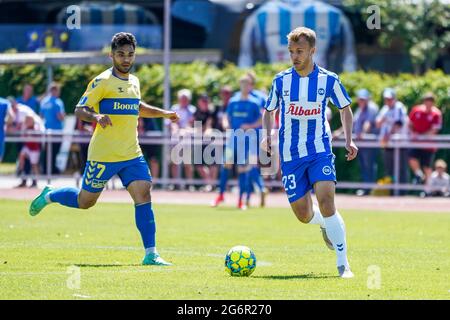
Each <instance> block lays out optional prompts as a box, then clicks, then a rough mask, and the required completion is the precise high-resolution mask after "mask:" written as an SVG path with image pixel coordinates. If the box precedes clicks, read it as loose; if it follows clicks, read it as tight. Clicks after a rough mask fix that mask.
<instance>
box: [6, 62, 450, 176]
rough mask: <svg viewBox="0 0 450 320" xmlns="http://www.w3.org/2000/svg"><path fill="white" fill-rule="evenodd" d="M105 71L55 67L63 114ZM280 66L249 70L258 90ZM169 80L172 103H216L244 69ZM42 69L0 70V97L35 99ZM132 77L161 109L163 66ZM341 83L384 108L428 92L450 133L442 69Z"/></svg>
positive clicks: (358, 76) (350, 167)
mask: <svg viewBox="0 0 450 320" xmlns="http://www.w3.org/2000/svg"><path fill="white" fill-rule="evenodd" d="M108 67H109V66H101V65H90V66H73V65H61V66H58V67H55V68H54V79H55V80H56V81H58V82H60V83H62V84H63V89H62V99H63V101H64V103H65V106H66V111H67V112H68V113H72V112H73V109H74V106H75V104H76V103H77V102H78V100H79V98H80V96H81V95H82V94H83V92H84V90H85V88H86V85H87V83H88V82H89V81H90V80H91V79H92V78H93V77H95V76H96V75H97V74H99V73H100V72H101V71H102V70H104V69H106V68H108ZM287 67H288V66H287V65H281V64H278V65H277V64H269V65H268V64H257V65H256V66H255V67H254V68H253V70H254V71H255V73H256V75H257V84H256V87H258V88H259V89H262V90H266V91H267V90H269V88H270V84H271V81H272V78H273V76H274V75H275V74H276V73H278V72H279V71H281V70H284V69H285V68H287ZM170 70H171V71H170V72H171V78H172V92H171V95H172V101H175V100H176V92H177V91H178V90H179V89H182V88H185V87H186V88H189V89H191V90H192V91H193V95H194V97H193V98H194V103H195V100H196V98H197V96H198V95H200V94H201V93H202V92H207V93H209V94H210V95H211V96H212V97H213V99H217V97H218V93H219V89H220V87H221V86H222V85H225V84H228V85H231V86H232V88H233V89H235V90H237V89H238V86H239V83H238V79H239V77H240V76H241V75H242V74H244V73H245V72H246V69H239V68H237V67H236V66H235V65H233V64H225V65H224V66H223V67H221V68H219V67H217V66H214V65H208V64H206V63H202V62H194V63H191V64H173V65H171V69H170ZM46 75H47V74H46V68H45V67H43V66H32V65H29V66H5V65H3V66H0V96H3V97H4V96H7V95H15V96H17V95H20V92H21V90H22V88H23V85H24V83H27V82H28V83H31V84H33V85H34V86H35V90H36V92H37V94H41V93H42V92H44V90H45V86H46ZM135 75H137V76H138V77H139V79H140V81H141V92H142V98H143V100H144V101H146V102H148V103H150V104H154V105H156V106H161V105H162V101H163V79H164V69H163V66H162V65H157V64H155V65H141V66H139V67H137V68H136V70H135ZM340 77H341V80H342V82H343V83H344V85H345V87H346V88H347V90H348V92H349V94H350V95H351V96H354V95H355V92H356V91H357V90H358V89H360V88H362V87H365V88H367V89H368V90H369V91H370V92H371V93H372V96H373V99H374V100H375V101H376V102H377V103H378V104H379V105H382V95H381V94H382V91H383V89H384V88H385V87H393V88H395V89H396V90H397V95H398V99H399V100H400V101H402V102H404V103H405V105H406V106H407V107H408V108H411V107H412V106H413V105H415V104H417V103H419V102H420V97H421V96H422V95H423V94H424V93H425V92H426V91H429V90H431V91H433V92H434V93H435V94H436V96H437V105H438V106H440V107H441V110H442V112H443V115H444V126H443V130H442V131H441V132H442V133H450V113H449V112H447V110H448V109H449V107H450V75H446V74H444V73H443V72H442V71H440V70H430V71H428V72H427V73H425V74H424V75H421V76H418V75H413V74H397V75H390V74H383V73H379V72H363V71H358V72H353V73H342V74H341V75H340ZM332 109H333V113H334V116H333V119H332V122H331V127H332V128H337V127H338V126H340V119H339V116H337V113H338V111H337V109H336V108H332ZM336 154H337V159H336V161H337V163H336V164H337V166H338V167H339V168H345V170H338V172H339V179H343V180H358V179H359V173H358V164H357V162H352V163H350V164H348V163H347V164H346V165H345V166H344V162H345V158H344V152H343V150H336ZM438 156H439V157H444V158H445V159H446V160H447V162H450V161H449V160H450V157H449V156H450V153H449V152H448V151H444V150H442V151H439V153H438Z"/></svg>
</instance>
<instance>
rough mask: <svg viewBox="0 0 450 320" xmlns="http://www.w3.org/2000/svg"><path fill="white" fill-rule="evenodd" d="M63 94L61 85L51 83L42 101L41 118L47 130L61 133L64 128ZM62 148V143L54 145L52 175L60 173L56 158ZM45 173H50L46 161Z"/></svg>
mask: <svg viewBox="0 0 450 320" xmlns="http://www.w3.org/2000/svg"><path fill="white" fill-rule="evenodd" d="M60 94H61V89H60V86H59V84H57V83H56V82H52V83H50V85H49V86H48V93H47V96H45V97H44V98H43V99H42V102H41V111H40V114H41V117H42V119H44V125H45V129H47V130H49V129H51V130H57V131H60V130H62V129H63V126H64V117H65V115H66V114H65V111H64V102H63V101H62V100H61V99H60V98H59V95H60ZM46 148H47V149H46V152H45V157H47V152H49V150H48V145H46ZM60 148H61V142H53V143H52V164H51V165H52V173H53V174H57V173H59V169H58V168H57V167H56V156H57V155H58V153H59V149H60ZM45 169H46V170H45V172H46V173H48V168H47V162H46V161H45Z"/></svg>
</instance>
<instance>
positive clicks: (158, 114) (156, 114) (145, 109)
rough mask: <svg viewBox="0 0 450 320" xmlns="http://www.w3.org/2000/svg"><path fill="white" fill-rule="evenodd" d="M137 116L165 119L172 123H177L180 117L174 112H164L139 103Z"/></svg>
mask: <svg viewBox="0 0 450 320" xmlns="http://www.w3.org/2000/svg"><path fill="white" fill-rule="evenodd" d="M139 116H140V117H142V118H165V119H169V120H170V121H172V122H178V120H180V117H179V116H178V114H177V113H176V112H175V111H171V110H164V109H161V108H157V107H154V106H151V105H149V104H146V103H145V102H141V104H140V105H139Z"/></svg>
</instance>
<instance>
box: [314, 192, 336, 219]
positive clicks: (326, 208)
mask: <svg viewBox="0 0 450 320" xmlns="http://www.w3.org/2000/svg"><path fill="white" fill-rule="evenodd" d="M318 202H319V208H320V212H321V213H322V214H323V215H324V216H325V217H328V216H331V215H333V214H334V212H335V211H336V207H335V205H334V196H332V195H324V196H322V197H321V198H320V199H318Z"/></svg>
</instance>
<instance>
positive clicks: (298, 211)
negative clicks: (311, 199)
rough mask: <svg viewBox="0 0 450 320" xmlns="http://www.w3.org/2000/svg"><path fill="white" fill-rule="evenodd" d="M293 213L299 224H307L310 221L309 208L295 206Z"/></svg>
mask: <svg viewBox="0 0 450 320" xmlns="http://www.w3.org/2000/svg"><path fill="white" fill-rule="evenodd" d="M294 212H295V216H296V217H297V219H298V220H299V221H300V222H301V223H308V222H309V221H310V220H311V212H310V208H308V207H307V206H297V207H296V208H295V210H294Z"/></svg>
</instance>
